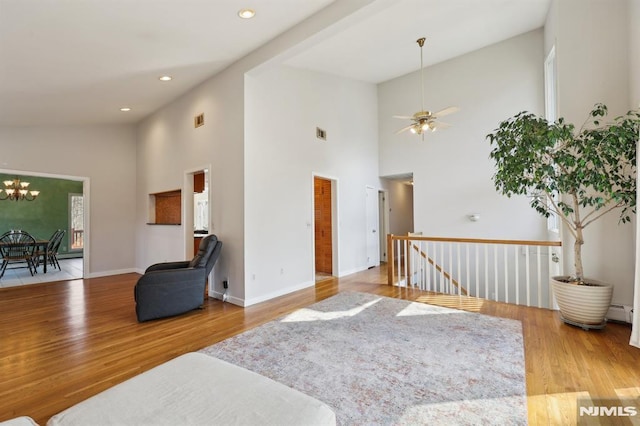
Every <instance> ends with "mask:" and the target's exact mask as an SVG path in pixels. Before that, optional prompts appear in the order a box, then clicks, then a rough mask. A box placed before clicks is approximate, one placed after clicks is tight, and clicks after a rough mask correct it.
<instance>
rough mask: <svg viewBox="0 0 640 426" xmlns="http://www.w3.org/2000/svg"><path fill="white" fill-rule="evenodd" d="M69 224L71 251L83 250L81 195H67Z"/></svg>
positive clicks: (82, 204)
mask: <svg viewBox="0 0 640 426" xmlns="http://www.w3.org/2000/svg"><path fill="white" fill-rule="evenodd" d="M69 222H70V224H69V225H70V228H71V234H70V241H69V242H70V248H71V250H82V249H83V248H84V197H83V196H82V194H69Z"/></svg>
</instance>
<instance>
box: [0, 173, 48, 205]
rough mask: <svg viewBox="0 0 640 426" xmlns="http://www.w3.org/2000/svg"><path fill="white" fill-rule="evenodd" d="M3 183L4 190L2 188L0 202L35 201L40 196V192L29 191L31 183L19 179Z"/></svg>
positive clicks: (0, 189)
mask: <svg viewBox="0 0 640 426" xmlns="http://www.w3.org/2000/svg"><path fill="white" fill-rule="evenodd" d="M3 183H4V188H0V200H11V201H22V200H24V201H33V200H35V199H36V197H37V196H38V194H40V191H30V190H28V189H27V188H28V187H29V182H21V181H20V179H18V178H16V179H13V180H5V181H4V182H3ZM3 191H4V192H5V194H3V193H2V192H3Z"/></svg>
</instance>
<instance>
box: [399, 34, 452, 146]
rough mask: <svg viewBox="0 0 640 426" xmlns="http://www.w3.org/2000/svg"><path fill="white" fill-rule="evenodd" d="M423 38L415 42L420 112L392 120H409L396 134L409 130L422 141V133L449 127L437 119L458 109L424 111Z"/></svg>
mask: <svg viewBox="0 0 640 426" xmlns="http://www.w3.org/2000/svg"><path fill="white" fill-rule="evenodd" d="M425 40H426V39H425V38H424V37H421V38H419V39H418V40H416V42H417V43H418V45H419V46H420V92H421V96H422V104H421V107H422V108H421V109H420V111H418V112H416V113H415V114H413V115H411V116H403V115H394V118H400V119H403V120H411V121H412V123H411V124H410V125H408V126H407V127H403V128H402V129H400V130H398V131H397V132H396V134H398V133H402V132H405V131H407V130H409V131H410V132H411V133H415V134H417V135H422V139H423V140H424V132H426V131H429V130H430V131H432V132H435V131H436V130H437V129H444V128H447V127H450V126H451V125H450V124H448V123H444V122H442V121H438V120H437V119H438V118H440V117H444V116H445V115H449V114H453V113H454V112H457V111H458V110H459V108H458V107H454V106H451V107H447V108H445V109H443V110H441V111H438V112H431V111H428V110H425V109H424V75H423V74H424V66H423V62H422V48H423V46H424V42H425Z"/></svg>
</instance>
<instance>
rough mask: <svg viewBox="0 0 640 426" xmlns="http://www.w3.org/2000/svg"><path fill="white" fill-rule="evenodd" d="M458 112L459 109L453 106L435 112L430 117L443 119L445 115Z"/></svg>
mask: <svg viewBox="0 0 640 426" xmlns="http://www.w3.org/2000/svg"><path fill="white" fill-rule="evenodd" d="M458 111H460V108H458V107H455V106H450V107H447V108H445V109H443V110H442V111H438V112H435V113H433V114H432V115H434V116H436V117H444V116H445V115H449V114H453V113H454V112H458Z"/></svg>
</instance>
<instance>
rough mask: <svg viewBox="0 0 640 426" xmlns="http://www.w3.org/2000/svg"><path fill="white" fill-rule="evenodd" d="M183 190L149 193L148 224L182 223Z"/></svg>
mask: <svg viewBox="0 0 640 426" xmlns="http://www.w3.org/2000/svg"><path fill="white" fill-rule="evenodd" d="M181 211H182V191H181V190H179V189H176V190H172V191H164V192H156V193H154V194H149V217H148V222H147V224H148V225H180V224H181V223H182V217H181Z"/></svg>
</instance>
